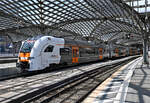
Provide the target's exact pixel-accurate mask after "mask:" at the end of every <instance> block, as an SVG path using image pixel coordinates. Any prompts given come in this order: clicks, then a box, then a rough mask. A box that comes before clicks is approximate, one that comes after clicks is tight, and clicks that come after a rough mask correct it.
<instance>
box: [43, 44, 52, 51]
mask: <svg viewBox="0 0 150 103" xmlns="http://www.w3.org/2000/svg"><path fill="white" fill-rule="evenodd" d="M53 49H54V46H52V45H49V46H48V47H47V48H46V49H45V50H44V52H53Z"/></svg>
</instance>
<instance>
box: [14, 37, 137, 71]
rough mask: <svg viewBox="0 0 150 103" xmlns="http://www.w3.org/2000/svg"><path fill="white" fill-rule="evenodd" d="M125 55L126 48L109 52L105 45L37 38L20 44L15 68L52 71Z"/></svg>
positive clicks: (115, 48) (54, 38) (53, 38)
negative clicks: (56, 67)
mask: <svg viewBox="0 0 150 103" xmlns="http://www.w3.org/2000/svg"><path fill="white" fill-rule="evenodd" d="M121 51H123V53H122V52H121ZM110 55H111V56H110ZM127 55H129V54H128V53H127V49H126V48H121V50H119V48H117V47H116V46H115V47H114V48H113V49H111V51H110V50H109V48H108V46H106V45H94V44H91V43H88V42H86V41H74V40H70V39H63V38H56V37H52V36H39V37H33V38H30V39H27V40H25V41H23V42H22V46H21V48H20V52H19V56H18V61H17V67H19V68H21V70H22V71H24V70H25V71H37V70H43V69H45V68H47V67H49V69H52V68H54V67H55V66H58V65H61V66H63V65H74V64H78V63H84V62H90V61H97V60H102V59H104V58H109V57H111V58H114V57H120V56H127ZM133 55H134V53H133Z"/></svg>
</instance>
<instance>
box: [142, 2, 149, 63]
mask: <svg viewBox="0 0 150 103" xmlns="http://www.w3.org/2000/svg"><path fill="white" fill-rule="evenodd" d="M147 5H148V1H147V0H145V32H144V38H143V61H144V63H145V64H149V60H148V32H149V25H148V23H147V22H148V16H147Z"/></svg>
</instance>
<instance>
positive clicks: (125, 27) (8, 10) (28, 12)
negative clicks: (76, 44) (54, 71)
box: [0, 0, 144, 42]
mask: <svg viewBox="0 0 150 103" xmlns="http://www.w3.org/2000/svg"><path fill="white" fill-rule="evenodd" d="M143 28H144V23H143V22H142V21H141V19H140V18H139V15H138V13H137V12H136V11H135V10H134V9H132V8H131V7H130V6H128V5H127V4H125V3H124V2H123V1H122V0H1V1H0V31H1V34H5V35H9V36H11V37H12V39H13V40H14V41H18V40H22V39H25V38H27V37H32V36H35V35H38V34H45V35H46V34H50V35H52V36H57V37H65V38H73V39H81V38H82V39H90V40H96V41H103V42H110V41H113V40H114V41H115V42H116V38H118V37H119V38H120V39H122V40H124V39H125V40H126V38H124V36H125V35H127V34H132V35H133V36H134V38H133V39H135V41H137V40H139V39H138V38H141V37H142V34H143V33H142V31H143ZM114 41H113V42H114ZM129 41H130V40H128V42H129ZM131 41H132V39H131Z"/></svg>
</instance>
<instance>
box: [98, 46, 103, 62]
mask: <svg viewBox="0 0 150 103" xmlns="http://www.w3.org/2000/svg"><path fill="white" fill-rule="evenodd" d="M99 58H100V60H101V59H103V48H99Z"/></svg>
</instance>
